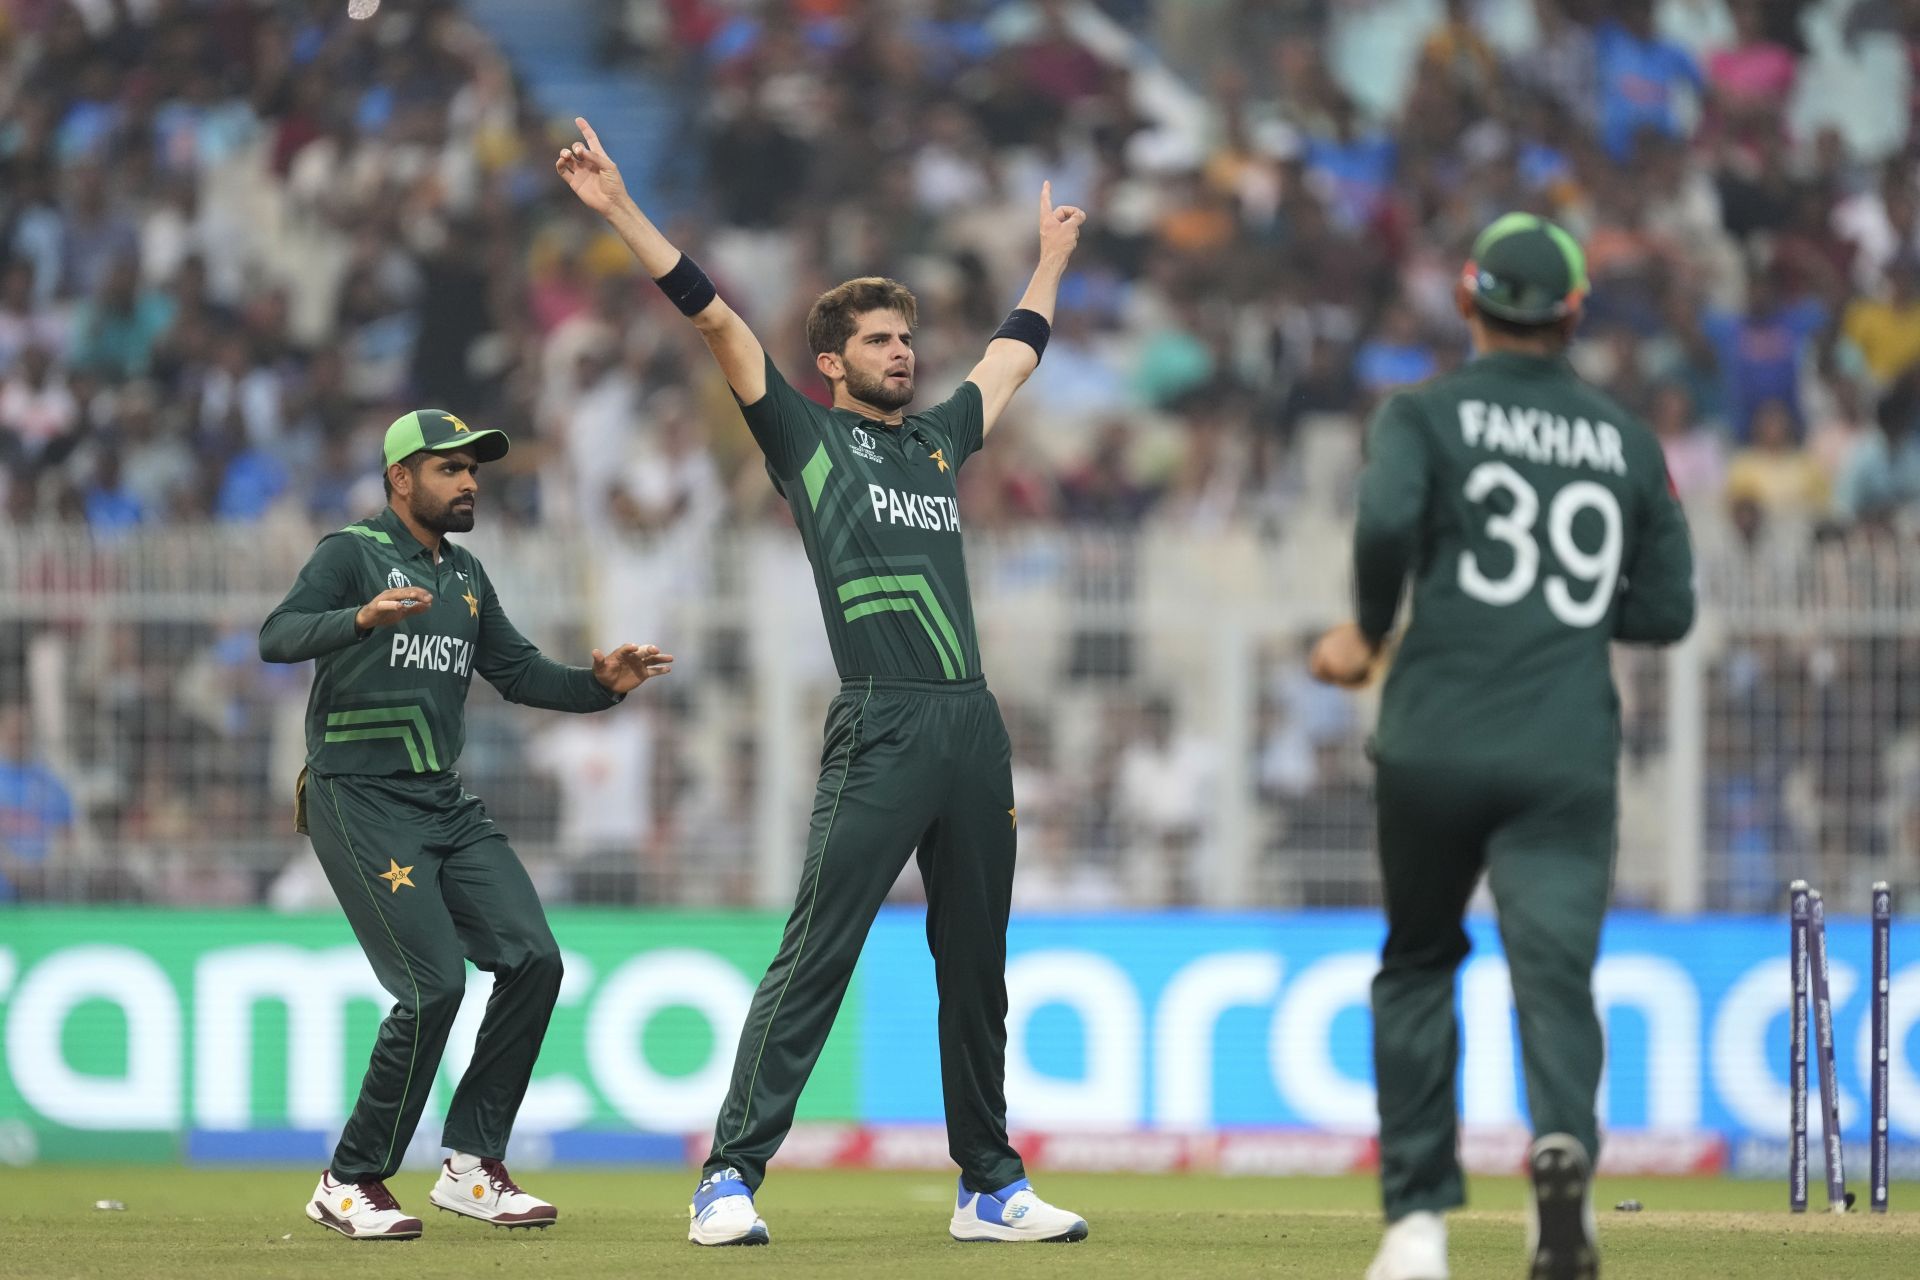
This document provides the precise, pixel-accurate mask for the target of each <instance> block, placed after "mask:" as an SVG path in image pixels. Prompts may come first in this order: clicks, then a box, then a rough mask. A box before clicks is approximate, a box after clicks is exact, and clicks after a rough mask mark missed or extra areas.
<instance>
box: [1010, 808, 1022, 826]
mask: <svg viewBox="0 0 1920 1280" xmlns="http://www.w3.org/2000/svg"><path fill="white" fill-rule="evenodd" d="M1007 825H1008V826H1009V827H1018V826H1019V825H1020V806H1019V805H1015V806H1013V808H1011V809H1009V810H1007Z"/></svg>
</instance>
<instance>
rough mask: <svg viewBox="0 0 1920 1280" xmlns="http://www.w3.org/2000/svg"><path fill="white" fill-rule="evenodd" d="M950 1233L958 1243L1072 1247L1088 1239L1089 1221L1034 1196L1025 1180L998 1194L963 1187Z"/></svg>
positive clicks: (949, 1229) (965, 1185)
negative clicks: (1005, 1241)
mask: <svg viewBox="0 0 1920 1280" xmlns="http://www.w3.org/2000/svg"><path fill="white" fill-rule="evenodd" d="M947 1230H948V1231H950V1232H952V1234H953V1238H954V1239H955V1240H963V1241H972V1240H1010V1241H1037V1242H1040V1243H1059V1244H1072V1243H1073V1242H1074V1241H1076V1240H1085V1239H1086V1238H1087V1220H1086V1219H1085V1218H1083V1217H1081V1216H1080V1215H1079V1214H1077V1213H1068V1212H1067V1211H1066V1210H1065V1209H1056V1208H1054V1207H1053V1206H1052V1205H1050V1204H1048V1203H1047V1202H1046V1201H1045V1200H1042V1199H1041V1198H1040V1197H1039V1196H1037V1195H1035V1194H1034V1193H1033V1187H1032V1186H1030V1185H1029V1184H1028V1182H1027V1180H1026V1179H1025V1178H1022V1179H1020V1181H1018V1182H1011V1183H1008V1184H1007V1185H1006V1186H1004V1187H1002V1188H1000V1189H999V1190H998V1191H983V1192H973V1191H969V1190H967V1184H966V1182H965V1181H964V1180H963V1181H962V1182H961V1183H960V1198H959V1201H958V1202H957V1203H956V1204H955V1205H954V1208H953V1221H952V1222H951V1223H950V1224H948V1227H947Z"/></svg>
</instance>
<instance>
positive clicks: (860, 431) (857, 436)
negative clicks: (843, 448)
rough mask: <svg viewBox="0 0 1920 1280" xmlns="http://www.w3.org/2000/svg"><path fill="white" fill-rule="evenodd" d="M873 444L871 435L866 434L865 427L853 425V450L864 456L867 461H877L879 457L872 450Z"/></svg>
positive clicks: (879, 459)
mask: <svg viewBox="0 0 1920 1280" xmlns="http://www.w3.org/2000/svg"><path fill="white" fill-rule="evenodd" d="M873 444H874V440H873V437H872V436H871V435H868V434H867V429H866V428H865V427H855V428H854V429H853V451H854V452H855V453H857V454H859V455H860V456H861V457H863V458H865V459H866V460H867V461H868V462H879V461H881V458H880V455H879V454H878V453H876V452H875V451H874V447H873Z"/></svg>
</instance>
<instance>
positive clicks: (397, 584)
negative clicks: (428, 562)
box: [387, 569, 413, 591]
mask: <svg viewBox="0 0 1920 1280" xmlns="http://www.w3.org/2000/svg"><path fill="white" fill-rule="evenodd" d="M387 585H388V586H389V587H392V588H393V589H394V590H395V591H398V590H399V589H400V588H401V587H410V586H412V585H413V579H412V578H409V577H408V576H407V575H406V574H404V573H402V572H400V571H399V570H398V569H395V570H393V571H392V572H391V573H389V574H388V575H387Z"/></svg>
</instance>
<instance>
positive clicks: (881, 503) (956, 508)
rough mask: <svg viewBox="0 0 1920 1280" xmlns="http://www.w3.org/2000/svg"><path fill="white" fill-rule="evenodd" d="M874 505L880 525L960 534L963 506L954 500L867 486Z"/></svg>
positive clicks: (873, 485) (879, 486)
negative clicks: (908, 526)
mask: <svg viewBox="0 0 1920 1280" xmlns="http://www.w3.org/2000/svg"><path fill="white" fill-rule="evenodd" d="M867 496H868V497H869V498H870V499H872V501H873V518H874V520H875V521H876V522H878V523H880V524H904V525H910V526H912V527H913V528H915V529H931V530H933V531H934V532H935V533H958V532H960V504H959V503H958V502H955V501H954V500H953V499H952V498H931V497H927V496H925V495H922V494H918V493H901V492H899V491H897V490H894V489H889V488H887V487H886V486H885V485H879V484H869V485H867Z"/></svg>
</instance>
